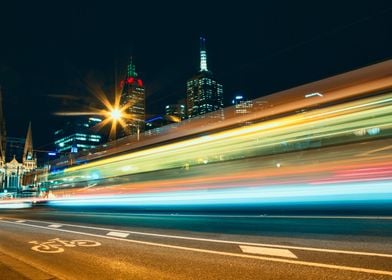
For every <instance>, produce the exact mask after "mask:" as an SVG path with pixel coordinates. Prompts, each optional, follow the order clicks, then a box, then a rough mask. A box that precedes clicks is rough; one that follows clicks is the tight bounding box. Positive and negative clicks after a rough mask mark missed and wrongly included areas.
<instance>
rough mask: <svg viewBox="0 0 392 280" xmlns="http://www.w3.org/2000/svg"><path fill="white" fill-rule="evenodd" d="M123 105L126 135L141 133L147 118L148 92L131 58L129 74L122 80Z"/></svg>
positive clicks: (121, 100) (121, 101)
mask: <svg viewBox="0 0 392 280" xmlns="http://www.w3.org/2000/svg"><path fill="white" fill-rule="evenodd" d="M120 104H121V107H122V108H124V107H125V110H124V111H123V113H124V114H125V115H126V117H125V118H124V121H125V123H126V127H125V128H124V134H125V135H136V134H137V135H139V133H140V132H143V131H144V128H145V125H144V121H145V118H146V92H145V87H144V84H143V81H142V80H141V79H140V78H139V77H138V75H137V73H136V71H135V65H134V64H133V63H132V59H131V60H130V62H129V64H128V68H127V75H126V77H125V79H124V80H123V81H121V99H120Z"/></svg>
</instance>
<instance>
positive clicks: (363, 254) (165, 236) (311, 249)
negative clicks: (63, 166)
mask: <svg viewBox="0 0 392 280" xmlns="http://www.w3.org/2000/svg"><path fill="white" fill-rule="evenodd" d="M29 221H30V222H41V223H45V224H50V223H49V222H46V221H38V220H29ZM61 225H63V226H69V227H76V228H83V229H93V230H101V231H110V232H119V230H116V229H111V228H102V227H91V226H81V225H73V224H66V223H61ZM121 232H124V233H128V234H135V235H145V236H152V237H162V238H172V239H183V240H192V241H202V242H213V243H223V244H235V245H249V246H261V247H270V248H282V249H292V250H302V251H314V252H322V253H333V254H347V255H360V256H369V257H382V258H392V254H384V253H373V252H365V251H347V250H337V249H324V248H316V247H302V246H290V245H278V244H269V243H254V242H242V241H231V240H221V239H208V238H199V237H190V236H181V235H169V234H159V233H149V232H140V231H129V230H121Z"/></svg>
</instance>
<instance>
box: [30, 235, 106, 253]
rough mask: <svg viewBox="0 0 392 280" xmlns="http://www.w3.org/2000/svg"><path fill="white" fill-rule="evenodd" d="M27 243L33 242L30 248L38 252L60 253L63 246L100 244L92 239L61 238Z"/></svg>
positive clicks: (93, 245) (94, 245)
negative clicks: (68, 239)
mask: <svg viewBox="0 0 392 280" xmlns="http://www.w3.org/2000/svg"><path fill="white" fill-rule="evenodd" d="M29 243H31V244H35V245H34V246H33V247H31V250H34V251H37V252H40V253H49V254H53V253H62V252H64V247H69V248H72V247H78V246H79V247H97V246H101V243H99V242H97V241H92V240H70V241H67V240H61V239H60V238H54V239H49V240H48V241H46V242H42V243H39V242H38V241H30V242H29Z"/></svg>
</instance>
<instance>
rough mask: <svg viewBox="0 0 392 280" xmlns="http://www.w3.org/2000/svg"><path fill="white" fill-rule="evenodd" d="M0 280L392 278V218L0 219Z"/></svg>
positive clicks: (48, 212) (26, 215)
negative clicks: (0, 279)
mask: <svg viewBox="0 0 392 280" xmlns="http://www.w3.org/2000/svg"><path fill="white" fill-rule="evenodd" d="M0 218H1V219H0V240H1V241H0V273H1V275H2V277H1V278H2V279H3V278H4V277H5V278H4V279H317V280H320V279H392V242H391V241H392V218H390V217H375V216H372V217H331V216H317V217H316V216H313V217H312V216H233V215H232V216H220V215H214V216H208V215H181V214H129V213H108V212H91V211H88V212H76V211H57V210H54V209H44V208H42V209H25V210H20V211H2V212H1V213H0Z"/></svg>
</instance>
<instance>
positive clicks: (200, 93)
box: [186, 37, 223, 118]
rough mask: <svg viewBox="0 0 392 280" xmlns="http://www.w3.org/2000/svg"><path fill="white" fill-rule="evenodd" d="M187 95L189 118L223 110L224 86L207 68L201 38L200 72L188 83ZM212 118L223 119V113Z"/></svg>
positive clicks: (205, 53) (205, 51)
mask: <svg viewBox="0 0 392 280" xmlns="http://www.w3.org/2000/svg"><path fill="white" fill-rule="evenodd" d="M186 94H187V98H186V99H187V115H188V118H193V117H196V116H201V115H204V114H207V113H210V112H216V111H222V110H221V109H223V86H222V84H220V83H218V82H217V81H216V80H215V78H214V76H213V74H212V72H211V71H209V70H208V68H207V50H206V46H205V38H203V37H201V38H200V71H199V72H198V73H197V74H196V75H195V76H193V77H192V78H191V79H189V80H188V81H187V84H186ZM210 116H212V117H217V118H222V117H223V112H217V114H212V115H210Z"/></svg>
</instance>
